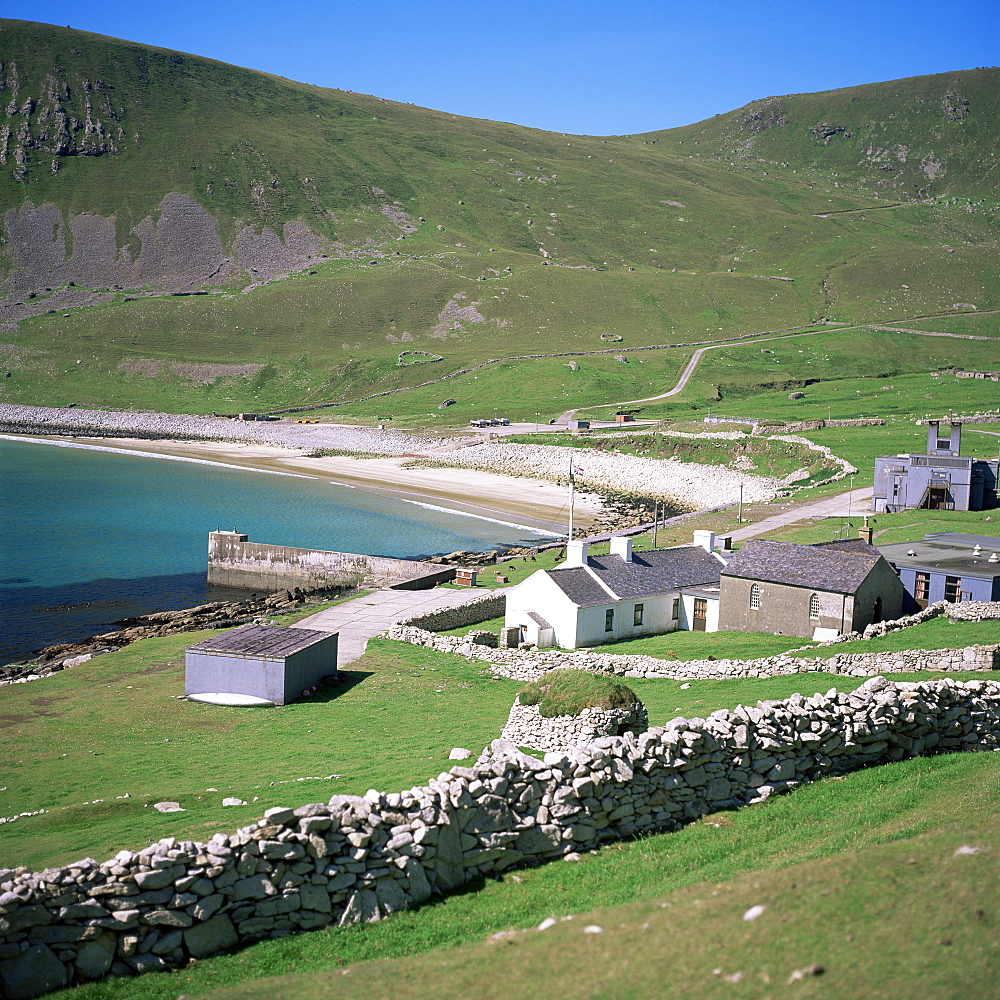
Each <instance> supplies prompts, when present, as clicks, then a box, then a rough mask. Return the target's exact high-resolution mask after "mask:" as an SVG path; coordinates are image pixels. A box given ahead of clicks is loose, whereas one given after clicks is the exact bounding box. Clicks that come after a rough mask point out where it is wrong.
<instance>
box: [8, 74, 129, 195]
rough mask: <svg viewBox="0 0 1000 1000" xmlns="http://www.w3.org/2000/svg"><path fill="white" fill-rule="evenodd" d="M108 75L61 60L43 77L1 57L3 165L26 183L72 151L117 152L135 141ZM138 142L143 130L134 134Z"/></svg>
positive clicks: (78, 153) (79, 153) (55, 166)
mask: <svg viewBox="0 0 1000 1000" xmlns="http://www.w3.org/2000/svg"><path fill="white" fill-rule="evenodd" d="M112 90H113V88H111V87H110V86H109V85H108V84H107V83H105V82H104V81H103V80H98V79H89V78H87V77H85V76H81V75H78V74H71V73H68V72H66V71H65V70H63V69H61V68H60V67H58V66H56V67H54V68H53V69H52V71H51V72H50V73H48V74H46V76H45V78H44V79H43V80H42V81H39V82H32V81H29V80H27V79H25V78H24V77H23V76H22V74H21V73H20V71H19V70H18V67H17V62H16V61H15V60H13V59H12V60H10V61H8V62H3V61H0V100H3V102H4V110H3V114H4V116H5V117H6V121H4V122H3V124H2V125H0V167H9V168H10V171H11V175H12V176H13V178H14V180H16V181H19V182H21V183H24V182H25V181H27V180H28V178H29V176H30V175H31V173H32V171H37V170H51V172H52V173H55V172H56V171H57V170H58V169H59V166H60V161H61V159H62V158H63V157H66V156H105V155H110V156H115V155H117V154H118V152H119V151H120V149H121V147H122V146H123V145H124V144H125V143H126V142H127V141H129V138H128V137H127V136H126V132H125V126H126V120H125V119H126V111H125V107H124V105H123V104H121V103H120V102H119V101H117V100H116V99H115V98H114V96H113V93H112ZM131 141H134V142H138V141H139V135H138V133H136V134H134V135H133V136H132V137H131Z"/></svg>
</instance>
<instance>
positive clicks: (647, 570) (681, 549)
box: [549, 545, 722, 608]
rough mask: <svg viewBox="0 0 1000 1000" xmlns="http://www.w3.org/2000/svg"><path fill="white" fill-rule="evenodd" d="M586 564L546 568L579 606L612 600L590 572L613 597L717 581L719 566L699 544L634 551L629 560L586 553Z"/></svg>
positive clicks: (626, 597)
mask: <svg viewBox="0 0 1000 1000" xmlns="http://www.w3.org/2000/svg"><path fill="white" fill-rule="evenodd" d="M587 565H588V567H589V572H588V570H586V569H584V568H583V567H582V566H577V567H574V568H572V569H554V570H549V577H550V578H551V579H552V580H553V582H554V583H555V584H556V585H557V586H558V587H559V588H560V590H562V592H563V593H564V594H565V595H566V596H567V597H568V598H569V599H570V600H571V601H572V602H573V603H574V604H576V605H577V606H578V607H582V608H588V607H595V606H596V605H599V604H614V603H615V600H616V598H614V597H612V596H611V594H609V593H608V592H607V591H606V590H604V588H603V587H601V586H600V584H599V583H598V582H597V580H595V579H594V576H596V577H597V578H598V579H599V580H600V581H601V583H603V584H604V585H605V586H607V587H609V588H610V589H611V591H612V592H613V593H614V594H617V595H618V597H617V599H619V600H636V599H639V598H643V597H653V596H654V595H656V594H663V593H666V592H668V591H671V590H678V589H680V588H681V587H696V586H700V585H704V584H713V583H718V582H719V571H720V570H721V569H722V564H721V563H720V562H719V560H718V559H716V558H715V556H713V555H711V554H709V553H708V552H706V551H705V550H704V549H703V548H702V547H701V546H700V545H679V546H676V547H674V548H670V549H650V550H648V551H643V552H635V553H634V554H633V556H632V562H626V561H625V560H624V559H622V557H621V556H617V555H603V556H590V558H589V560H588V562H587ZM591 573H593V576H591Z"/></svg>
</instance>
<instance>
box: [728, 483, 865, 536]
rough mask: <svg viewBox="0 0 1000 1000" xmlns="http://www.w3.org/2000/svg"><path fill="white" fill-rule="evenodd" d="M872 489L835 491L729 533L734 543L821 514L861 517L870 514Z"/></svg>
mask: <svg viewBox="0 0 1000 1000" xmlns="http://www.w3.org/2000/svg"><path fill="white" fill-rule="evenodd" d="M871 496H872V488H871V487H870V486H866V487H858V489H856V490H847V491H846V492H845V493H838V494H837V496H835V497H828V498H827V499H826V500H817V501H816V502H815V503H809V504H804V505H801V506H797V507H792V508H790V509H789V510H785V511H782V512H781V513H780V514H773V515H772V516H771V517H766V518H764V520H763V521H756V522H755V523H754V524H748V525H747V526H746V527H745V528H737V529H736V530H735V531H733V532H727V534H730V535H731V537H732V539H733V541H734V542H739V541H742V540H743V539H744V538H753V537H754V536H755V535H763V534H764V533H765V532H768V531H774V529H775V528H781V527H783V526H784V525H786V524H796V523H797V522H799V521H806V520H809V521H813V520H817V519H818V518H822V517H847V516H850V517H852V518H855V517H856V518H861V517H862V516H863V515H865V514H868V513H870V512H871V511H870V508H871Z"/></svg>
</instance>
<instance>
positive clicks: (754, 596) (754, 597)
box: [750, 583, 760, 611]
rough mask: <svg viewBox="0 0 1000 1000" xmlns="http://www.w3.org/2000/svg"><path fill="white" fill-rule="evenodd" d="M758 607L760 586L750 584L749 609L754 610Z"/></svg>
mask: <svg viewBox="0 0 1000 1000" xmlns="http://www.w3.org/2000/svg"><path fill="white" fill-rule="evenodd" d="M759 607H760V587H759V586H758V585H757V584H756V583H751V584H750V610H751V611H756V610H757V609H758V608H759Z"/></svg>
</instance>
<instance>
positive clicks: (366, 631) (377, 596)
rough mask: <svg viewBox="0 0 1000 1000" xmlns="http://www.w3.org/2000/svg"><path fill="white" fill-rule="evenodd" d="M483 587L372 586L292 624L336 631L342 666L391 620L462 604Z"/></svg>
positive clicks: (351, 660)
mask: <svg viewBox="0 0 1000 1000" xmlns="http://www.w3.org/2000/svg"><path fill="white" fill-rule="evenodd" d="M483 593H486V591H484V590H467V589H465V588H462V589H456V590H451V589H442V588H437V587H435V588H434V589H433V590H376V591H373V592H372V593H370V594H365V596H363V597H355V598H354V600H352V601H344V603H343V604H336V605H334V606H333V607H332V608H327V609H326V610H325V611H317V612H316V614H314V615H310V616H309V617H308V618H303V619H302V621H300V622H297V623H296V625H295V627H296V628H311V629H316V630H318V631H320V632H339V633H340V639H339V645H338V648H337V666H338V667H339V668H340V669H341V670H343V669H344V668H345V667H347V666H348V665H349V664H351V663H353V662H354V661H355V660H357V659H358V658H359V657H360V656H361V655H362V654H363V653H364V651H365V647H366V646H367V645H368V640H369V639H371V638H373V637H374V636H376V635H378V634H379V633H380V632H384V631H385V630H386V629H387V628H388V627H389V626H390V625H392V624H393V622H396V621H399V619H400V618H408V617H409V616H410V615H416V614H420V613H421V612H426V611H437V610H438V609H439V608H450V607H453V606H454V605H456V604H462V603H464V602H465V601H467V600H469V598H470V597H475V596H477V595H478V594H483Z"/></svg>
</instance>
